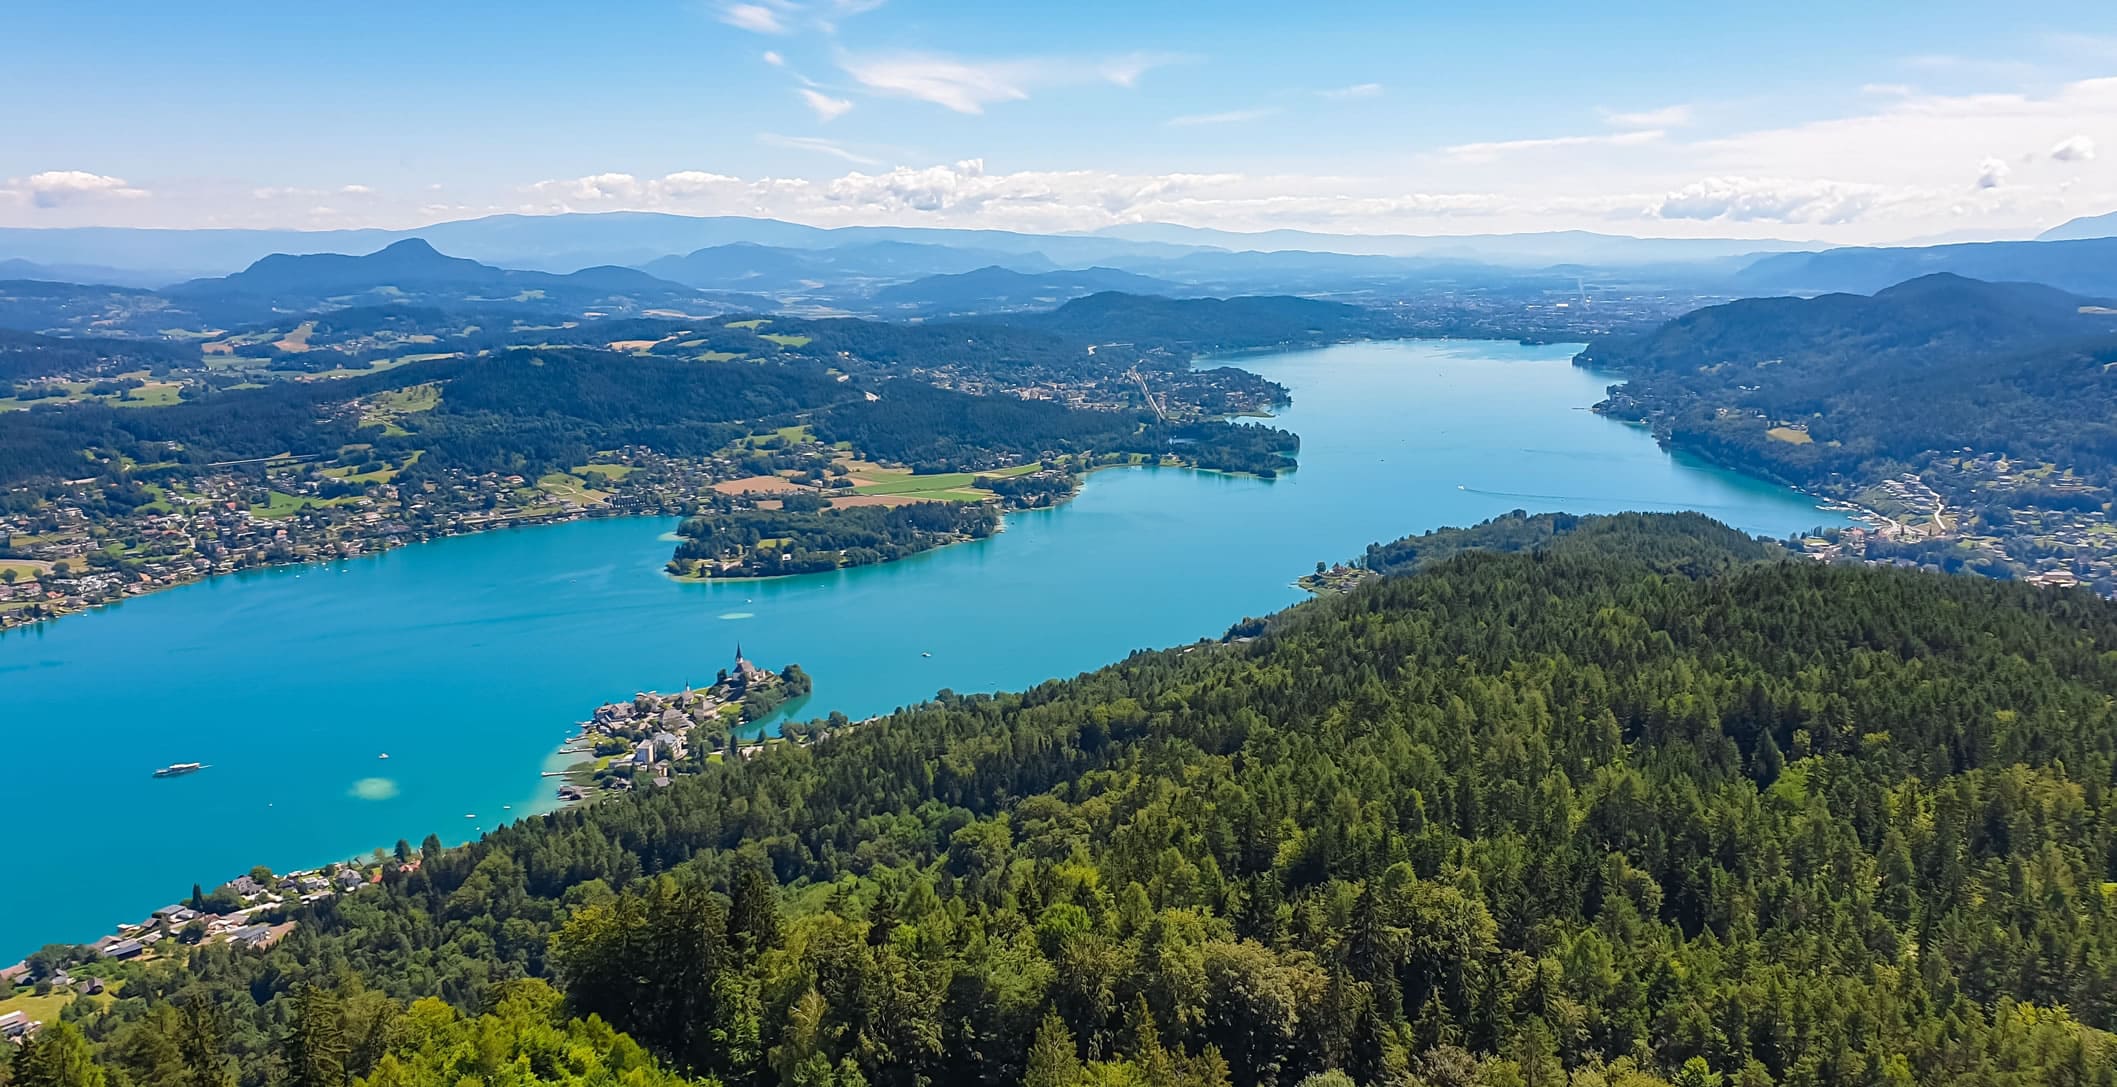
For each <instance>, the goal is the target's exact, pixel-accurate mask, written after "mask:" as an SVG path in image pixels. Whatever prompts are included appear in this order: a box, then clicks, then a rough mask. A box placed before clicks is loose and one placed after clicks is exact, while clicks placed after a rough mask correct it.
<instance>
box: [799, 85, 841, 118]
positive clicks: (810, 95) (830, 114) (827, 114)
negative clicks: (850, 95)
mask: <svg viewBox="0 0 2117 1087" xmlns="http://www.w3.org/2000/svg"><path fill="white" fill-rule="evenodd" d="M795 93H796V94H799V95H800V96H801V100H802V101H803V102H806V103H808V107H809V108H810V109H812V110H815V111H816V119H817V120H819V121H835V120H837V119H838V118H840V117H843V116H845V115H846V114H847V113H849V112H851V111H852V108H853V103H852V102H851V101H850V100H848V99H844V98H832V97H831V96H830V95H827V94H825V93H823V92H822V91H819V90H812V89H810V88H808V87H802V88H800V89H799V90H797V91H796V92H795Z"/></svg>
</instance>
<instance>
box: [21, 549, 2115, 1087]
mask: <svg viewBox="0 0 2117 1087" xmlns="http://www.w3.org/2000/svg"><path fill="white" fill-rule="evenodd" d="M1485 531H1486V532H1487V533H1488V534H1490V535H1491V536H1493V537H1494V538H1495V539H1499V540H1503V541H1512V542H1511V543H1510V544H1509V545H1508V546H1510V547H1512V548H1513V550H1511V551H1509V552H1506V553H1500V552H1492V551H1479V550H1473V549H1468V548H1465V547H1461V546H1459V545H1462V544H1464V543H1467V542H1474V541H1466V540H1465V539H1463V538H1462V537H1460V536H1452V537H1449V538H1448V539H1447V540H1446V541H1445V542H1444V543H1443V544H1442V545H1441V546H1440V547H1438V548H1434V547H1428V548H1425V550H1426V551H1427V552H1428V555H1429V558H1430V559H1431V560H1432V561H1425V562H1421V561H1417V560H1415V559H1412V560H1409V561H1407V563H1406V566H1407V568H1415V569H1416V571H1417V572H1415V573H1407V574H1403V575H1400V576H1392V577H1386V578H1380V579H1376V580H1374V581H1372V582H1369V583H1367V584H1366V585H1364V586H1361V587H1359V588H1357V589H1355V590H1353V591H1351V592H1349V593H1346V594H1343V595H1337V596H1331V597H1327V598H1322V599H1318V600H1315V601H1313V602H1310V603H1307V604H1304V605H1301V606H1299V607H1296V608H1294V609H1292V610H1290V611H1288V612H1285V613H1282V614H1280V615H1277V616H1274V617H1271V618H1269V619H1265V620H1259V621H1253V622H1248V623H1245V624H1243V625H1242V626H1240V627H1238V628H1237V630H1236V631H1234V632H1231V636H1230V637H1228V638H1225V639H1222V640H1220V641H1217V642H1205V643H1199V644H1197V645H1192V646H1185V647H1179V648H1174V649H1168V650H1160V651H1145V652H1140V653H1137V654H1134V655H1133V656H1132V657H1130V658H1129V659H1127V660H1125V661H1123V662H1121V663H1119V664H1116V665H1113V666H1111V667H1108V668H1105V669H1103V670H1101V671H1097V672H1094V673H1090V674H1087V675H1083V676H1080V677H1078V678H1074V679H1070V680H1063V681H1053V682H1049V683H1045V684H1043V685H1041V686H1038V687H1036V688H1033V689H1031V690H1027V691H1023V692H1020V693H1014V694H1004V695H996V696H982V695H981V696H959V695H954V694H951V693H949V692H942V693H941V694H940V695H939V696H938V697H937V698H936V699H935V700H933V701H932V702H929V703H927V704H923V705H919V706H915V707H911V708H908V709H905V710H902V711H900V712H898V713H896V714H894V715H891V716H888V717H886V718H884V719H881V720H879V721H877V722H874V723H871V724H867V725H863V726H858V727H850V728H847V727H843V726H842V723H841V727H837V728H834V729H831V730H829V732H828V734H827V735H826V736H824V737H823V738H822V739H820V740H818V741H816V742H815V743H813V744H810V745H796V744H776V745H771V746H770V747H768V748H767V749H766V750H765V751H763V752H762V753H760V754H758V755H757V756H755V757H753V758H750V759H735V760H729V761H727V762H724V763H718V762H717V763H715V764H714V765H712V766H711V767H708V768H707V769H706V770H705V772H703V773H701V774H699V775H696V776H691V777H685V778H680V779H679V780H678V781H677V782H676V783H675V784H674V785H672V786H671V787H669V788H667V789H663V790H656V791H652V792H650V793H643V794H640V795H635V796H631V797H627V798H624V799H620V800H613V801H610V802H607V803H602V804H597V805H593V806H590V807H586V808H581V809H575V810H569V811H565V812H561V813H558V814H555V815H551V816H546V817H542V818H539V819H535V820H530V821H526V822H524V823H522V824H518V825H516V826H513V827H510V828H506V829H503V830H500V831H497V832H495V833H493V834H491V835H489V836H488V837H486V838H485V839H483V840H481V841H479V842H477V843H474V844H472V845H470V846H466V847H463V848H460V849H442V848H440V847H439V845H438V843H436V842H432V841H429V842H428V844H427V845H426V846H425V847H424V848H423V849H413V848H411V847H408V846H400V851H399V856H400V860H404V861H407V862H408V863H403V864H400V865H394V866H392V867H391V871H390V874H389V875H388V877H387V878H386V880H385V883H384V884H383V886H382V887H381V888H379V889H374V890H371V891H369V892H363V893H361V894H358V895H351V896H345V897H341V898H337V899H334V900H327V901H325V902H323V903H320V904H318V905H317V906H314V907H311V908H309V910H308V911H307V912H304V913H302V914H300V915H298V919H299V921H300V925H299V926H298V927H297V928H296V929H295V930H294V931H293V933H292V934H291V935H290V936H289V937H288V938H287V939H286V940H285V941H284V942H283V943H281V944H280V945H278V946H277V947H275V948H274V949H272V950H271V951H269V952H266V953H262V954H258V953H252V952H238V951H233V950H229V949H226V948H222V947H212V946H209V947H205V948H201V949H199V950H198V951H196V952H195V953H194V954H193V955H192V956H191V958H190V961H189V962H188V964H183V965H179V964H176V963H174V962H167V963H163V964H150V965H146V966H141V967H137V968H133V969H134V970H135V971H136V973H135V974H134V975H133V976H132V978H131V979H130V980H129V981H128V983H127V984H126V986H125V987H124V989H123V991H122V993H121V998H120V999H118V1000H116V1001H115V1003H113V1004H111V1005H110V1006H109V1008H108V1010H105V1011H99V1012H91V1011H86V1010H85V1007H84V1005H81V1004H76V1005H75V1008H76V1009H82V1010H74V1011H70V1012H69V1015H68V1020H69V1021H68V1022H67V1023H65V1024H61V1025H57V1026H55V1027H54V1028H52V1029H48V1030H47V1031H46V1032H45V1034H44V1036H43V1037H42V1038H40V1040H38V1041H37V1042H36V1043H34V1044H33V1045H32V1046H31V1047H29V1048H28V1049H26V1050H25V1051H24V1053H23V1056H22V1058H21V1059H20V1060H18V1061H17V1062H16V1065H15V1071H14V1073H13V1076H14V1079H13V1082H14V1083H15V1084H17V1085H23V1084H37V1085H39V1087H42V1085H45V1084H68V1085H75V1084H91V1083H94V1084H111V1085H117V1084H186V1085H204V1084H216V1085H228V1084H237V1083H239V1084H242V1085H244V1087H261V1085H267V1084H280V1083H287V1084H299V1085H302V1087H314V1085H320V1084H331V1085H333V1087H339V1085H343V1084H346V1083H349V1082H360V1083H365V1084H370V1085H383V1084H388V1085H391V1087H415V1085H416V1087H427V1085H442V1084H450V1085H453V1084H462V1083H490V1084H525V1085H526V1084H599V1085H600V1084H640V1085H652V1084H662V1083H676V1082H687V1081H692V1080H696V1081H703V1082H718V1083H721V1084H726V1085H730V1087H733V1085H757V1087H763V1085H797V1084H798V1085H803V1087H849V1085H857V1084H870V1085H883V1084H890V1085H912V1084H936V1085H938V1084H951V1085H953V1084H993V1085H1013V1084H1025V1085H1031V1087H1057V1085H1081V1087H1087V1085H1095V1087H1118V1085H1134V1084H1137V1085H1157V1087H1158V1085H1168V1084H1177V1085H1184V1084H1197V1085H1208V1084H1210V1085H1232V1087H1259V1085H1270V1087H1294V1085H1296V1084H1306V1085H1310V1087H1321V1085H1334V1087H1335V1085H1344V1084H1368V1085H1374V1084H1387V1085H1392V1087H1413V1085H1423V1087H1468V1085H1479V1087H1502V1085H1505V1087H1515V1085H1524V1087H1526V1085H1554V1084H1567V1085H1573V1087H1616V1085H1625V1087H1653V1085H1656V1084H1675V1085H1679V1087H1706V1085H1715V1084H1718V1085H1728V1087H1736V1085H1739V1087H1761V1085H1766V1084H1788V1085H1811V1084H1992V1085H2000V1084H2009V1085H2011V1084H2020V1085H2029V1084H2068V1085H2085V1084H2110V1083H2117V1036H2113V1035H2112V1034H2111V1033H2109V1031H2110V1030H2111V1028H2113V1027H2117V907H2113V901H2117V900H2113V895H2117V890H2113V888H2117V883H2113V882H2112V880H2113V879H2117V874H2113V866H2117V794H2113V792H2112V784H2113V781H2112V778H2113V772H2117V729H2113V727H2112V725H2113V722H2112V703H2111V694H2112V692H2113V691H2117V608H2113V606H2112V605H2110V604H2108V603H2106V602H2104V601H2101V600H2098V599H2095V598H2093V597H2091V596H2088V595H2086V594H2081V593H2068V592H2051V591H2037V590H2033V589H2029V588H2026V587H2022V586H2018V585H2013V584H2006V583H1999V582H1993V581H1986V580H1979V579H1970V578H1948V577H1941V576H1935V575H1928V574H1921V573H1915V572H1905V571H1897V570H1891V569H1877V568H1866V567H1836V566H1827V565H1822V564H1818V563H1813V562H1810V561H1807V560H1799V559H1773V558H1770V557H1768V554H1769V553H1768V551H1767V549H1765V548H1763V547H1761V546H1760V545H1758V544H1756V543H1755V542H1754V541H1750V540H1747V539H1745V538H1743V537H1740V536H1738V535H1736V534H1734V533H1733V532H1731V531H1729V530H1726V529H1724V528H1721V527H1719V526H1717V525H1714V524H1712V523H1711V522H1709V521H1706V520H1705V519H1703V518H1701V517H1698V516H1696V515H1679V516H1662V515H1652V516H1650V515H1627V516H1621V517H1615V518H1582V519H1577V520H1575V519H1567V520H1566V521H1564V522H1563V523H1561V522H1556V521H1553V522H1546V523H1542V524H1523V523H1521V520H1520V519H1505V520H1503V521H1502V522H1499V523H1496V524H1495V525H1492V526H1487V529H1486V530H1485ZM1420 550H1421V548H1420V547H1418V546H1416V545H1413V546H1410V547H1407V548H1399V549H1398V554H1400V555H1415V554H1416V553H1417V552H1418V551H1420ZM613 1031H617V1032H622V1033H623V1034H624V1035H625V1036H626V1037H627V1038H629V1039H630V1040H629V1041H627V1040H624V1039H620V1038H618V1037H617V1036H615V1035H614V1034H613Z"/></svg>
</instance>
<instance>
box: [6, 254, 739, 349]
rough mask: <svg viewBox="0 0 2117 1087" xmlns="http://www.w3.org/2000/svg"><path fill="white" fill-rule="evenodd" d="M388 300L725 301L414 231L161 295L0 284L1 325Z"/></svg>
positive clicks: (143, 320) (617, 308)
mask: <svg viewBox="0 0 2117 1087" xmlns="http://www.w3.org/2000/svg"><path fill="white" fill-rule="evenodd" d="M385 303H419V304H424V305H429V306H451V307H463V306H476V307H479V308H485V309H491V308H496V307H498V308H506V307H516V308H520V309H523V310H526V311H553V310H563V311H567V312H571V313H582V312H587V311H591V310H592V311H597V312H602V313H607V314H623V313H637V312H641V311H644V310H646V309H649V308H666V309H674V310H676V311H678V312H715V311H718V310H719V309H722V308H726V307H722V306H719V305H717V304H715V302H714V301H713V300H712V299H710V298H708V297H706V296H704V295H702V294H701V293H700V292H698V291H696V290H694V289H692V288H690V287H686V286H684V285H682V284H679V283H671V282H669V281H668V280H664V279H657V278H655V277H654V276H651V275H648V274H647V273H645V272H642V271H639V270H638V269H634V268H619V267H611V266H601V267H593V268H584V269H582V270H580V271H578V272H570V273H567V274H565V275H558V274H554V273H551V272H532V271H517V270H513V269H507V268H495V267H493V266H491V265H487V264H481V263H479V262H477V261H474V260H467V259H464V258H461V257H451V256H445V255H443V254H442V253H440V252H439V251H437V250H435V249H434V247H433V246H431V245H429V244H427V243H426V242H425V241H423V240H420V239H416V238H414V239H408V240H405V241H400V242H396V243H394V244H392V245H389V246H387V247H385V248H383V249H379V250H377V251H375V252H372V253H368V254H365V255H361V256H348V255H345V254H339V253H308V254H300V255H292V254H273V255H271V256H267V257H264V258H262V259H260V260H258V261H256V262H255V263H253V264H251V265H250V266H249V267H248V268H245V269H244V270H242V271H240V272H237V273H235V274H233V275H228V276H219V277H214V278H207V279H193V280H188V281H186V282H183V283H178V284H174V285H171V286H168V287H164V288H162V289H160V290H156V291H146V290H139V289H136V288H123V287H111V286H102V285H94V284H73V283H52V282H44V281H38V280H13V281H0V327H6V328H20V329H28V330H33V331H73V332H87V331H96V332H130V333H132V334H135V335H155V334H160V333H164V332H166V331H167V330H170V329H191V330H194V331H196V330H203V329H211V328H220V329H226V328H235V327H240V326H244V325H250V324H257V323H260V322H265V321H269V320H272V319H273V318H275V317H280V316H283V315H286V314H289V313H313V312H318V311H323V310H330V309H336V308H342V307H358V306H368V305H377V304H385Z"/></svg>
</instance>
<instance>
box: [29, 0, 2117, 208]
mask: <svg viewBox="0 0 2117 1087" xmlns="http://www.w3.org/2000/svg"><path fill="white" fill-rule="evenodd" d="M605 7H607V8H609V9H611V10H604V8H605ZM1451 7H1454V8H1456V10H1442V9H1441V8H1442V6H1441V5H1429V4H1415V3H1368V2H1341V3H1326V4H1313V5H1288V4H1266V3H1249V2H1229V3H1216V4H1203V3H1185V4H1161V5H1150V4H1139V3H1129V4H1119V3H1104V2H1099V0H1091V2H1076V3H1068V4H1062V5H1061V4H1051V5H1045V4H1029V3H1009V4H991V3H978V4H973V3H962V2H954V0H948V2H919V0H887V2H877V0H740V2H738V0H646V2H634V3H628V4H623V5H607V6H606V5H588V4H580V3H577V2H575V3H563V4H562V3H542V2H516V3H508V4H497V3H481V2H463V3H443V4H433V3H416V4H415V3H398V2H372V3H364V4H357V5H352V4H323V3H318V4H308V5H285V4H262V3H243V2H222V3H216V4H212V5H204V6H197V5H170V4H166V3H152V4H150V3H139V2H131V0H112V2H105V3H99V4H80V3H73V2H47V0H15V2H13V3H10V4H8V5H6V6H5V8H4V11H0V56H4V58H5V63H4V64H0V101H5V102H7V103H8V104H9V108H8V109H7V110H5V111H0V112H4V116H0V224H4V225H15V226H38V225H51V226H64V225H83V224H117V225H166V226H213V225H231V226H233V225H241V226H266V225H269V226H297V227H324V226H347V225H387V226H405V225H413V224H417V223H421V222H426V221H432V220H435V219H446V218H460V217H465V216H469V215H477V214H486V213H490V212H495V211H529V212H552V211H564V210H615V209H619V208H652V209H659V210H670V211H684V212H694V213H737V214H764V215H774V216H778V217H782V218H791V219H798V220H802V221H808V222H816V223H824V224H833V223H847V222H893V223H908V224H931V225H978V226H1000V227H1014V228H1021V229H1037V230H1059V229H1092V228H1095V227H1099V226H1105V225H1110V224H1113V223H1123V222H1137V221H1171V222H1182V223H1189V224H1192V225H1199V226H1215V227H1223V228H1229V229H1266V228H1271V227H1281V226H1284V227H1299V228H1306V229H1317V230H1330V231H1342V232H1353V233H1359V232H1379V231H1408V232H1418V233H1475V232H1483V231H1502V230H1532V229H1553V228H1573V227H1580V228H1588V229H1596V230H1604V231H1610V232H1616V233H1634V234H1655V235H1703V234H1711V235H1740V236H1749V237H1761V236H1779V237H1796V238H1818V239H1827V240H1838V241H1880V240H1899V239H1905V238H1919V237H1937V236H1957V235H1962V236H2004V235H2010V234H2021V233H2025V232H2029V231H2033V230H2035V229H2040V228H2041V227H2044V226H2049V225H2052V224H2054V223H2056V222H2059V221H2062V220H2064V219H2066V218H2069V217H2071V216H2073V215H2077V214H2088V213H2095V212H2101V211H2107V210H2111V209H2112V208H2117V165H2113V163H2117V79H2113V78H2112V77H2117V26H2112V25H2111V20H2110V19H2109V18H2108V13H2107V10H2106V8H2105V7H2104V6H2103V5H2097V4H2088V3H2070V2H2043V3H2038V4H2036V5H2033V10H2025V11H2023V12H2019V13H2017V12H1998V11H1997V10H1996V9H1993V8H1991V7H1990V6H1989V5H1970V4H1953V3H1925V4H1909V3H1867V4H1859V5H1847V4H1842V3H1837V4H1808V3H1780V4H1774V5H1770V6H1766V5H1761V4H1747V5H1740V10H1728V9H1729V8H1731V7H1733V6H1731V5H1700V4H1695V3H1683V4H1677V3H1651V4H1614V5H1603V6H1600V7H1598V6H1596V5H1584V4H1579V3H1566V4H1556V3H1549V4H1546V3H1528V4H1513V5H1508V10H1507V11H1506V12H1505V13H1504V14H1494V13H1492V12H1488V11H1473V10H1468V9H1469V8H1470V7H1471V6H1470V5H1459V6H1451ZM290 9H291V10H290Z"/></svg>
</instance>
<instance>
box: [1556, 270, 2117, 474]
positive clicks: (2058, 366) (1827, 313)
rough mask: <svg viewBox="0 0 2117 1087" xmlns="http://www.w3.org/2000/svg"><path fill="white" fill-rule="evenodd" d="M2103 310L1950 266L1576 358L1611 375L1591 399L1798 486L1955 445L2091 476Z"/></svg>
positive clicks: (2107, 458) (2101, 441) (2099, 433)
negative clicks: (1602, 396) (1965, 274)
mask: <svg viewBox="0 0 2117 1087" xmlns="http://www.w3.org/2000/svg"><path fill="white" fill-rule="evenodd" d="M2112 360H2117V311H2112V310H2110V309H2108V308H2106V307H2101V306H2097V305H2093V304H2091V303H2090V302H2089V301H2088V300H2087V299H2083V298H2078V297H2075V296H2072V295H2068V294H2066V293H2064V292H2061V291H2057V290H2053V289H2051V288H2048V287H2040V286H2036V285H2034V284H2027V283H1981V282H1978V281H1976V280H1969V279H1963V278H1960V277H1958V276H1952V275H1934V276H1927V277H1925V278H1922V279H1916V280H1912V281H1911V282H1908V283H1903V284H1900V285H1898V286H1895V287H1891V288H1889V289H1888V290H1885V291H1881V292H1878V293H1876V294H1875V295H1874V296H1872V297H1862V296H1858V295H1826V296H1824V297H1821V298H1809V299H1799V298H1752V299H1745V300H1743V301H1740V302H1731V303H1728V304H1726V305H1722V306H1712V307H1708V308H1706V309H1702V310H1698V311H1696V312H1694V313H1690V314H1686V315H1685V316H1683V317H1680V318H1678V319H1676V320H1674V321H1671V322H1669V323H1668V324H1666V325H1664V326H1663V327H1662V328H1660V329H1658V330H1656V331H1655V332H1652V333H1649V334H1647V335H1643V336H1633V337H1615V338H1611V339H1607V340H1602V341H1597V342H1596V343H1594V344H1591V345H1590V346H1589V347H1588V349H1587V350H1586V351H1583V352H1582V353H1581V354H1580V356H1579V358H1578V360H1577V361H1578V362H1579V363H1580V364H1581V365H1583V366H1589V367H1594V368H1597V369H1607V370H1610V371H1612V372H1614V373H1618V374H1622V375H1624V376H1625V378H1627V381H1626V383H1625V384H1624V385H1623V386H1622V387H1621V388H1618V389H1616V390H1613V395H1612V396H1611V399H1610V400H1609V402H1608V403H1607V404H1605V405H1603V410H1606V411H1608V412H1610V413H1611V414H1615V415H1619V416H1621V417H1629V418H1647V419H1649V420H1651V421H1652V423H1653V425H1654V427H1655V429H1656V431H1657V433H1659V434H1661V435H1662V436H1663V437H1666V438H1670V439H1671V440H1673V441H1674V442H1675V443H1676V444H1678V445H1679V446H1683V447H1686V448H1691V449H1695V450H1698V451H1700V452H1704V453H1707V454H1709V455H1712V456H1714V457H1716V458H1718V459H1720V460H1723V461H1726V462H1730V463H1734V464H1737V465H1739V466H1741V467H1744V468H1749V469H1752V470H1756V471H1760V472H1763V473H1766V474H1769V475H1773V476H1776V477H1778V478H1780V479H1784V480H1786V481H1788V482H1790V483H1794V484H1797V485H1801V486H1811V487H1824V486H1830V485H1833V484H1839V485H1857V484H1858V483H1860V482H1862V481H1871V480H1872V479H1874V478H1877V477H1880V476H1884V475H1888V474H1890V473H1892V472H1895V471H1902V470H1903V469H1904V468H1906V467H1918V466H1920V463H1921V462H1922V461H1923V460H1924V459H1925V458H1926V457H1927V456H1929V455H1930V454H1934V453H1937V452H1947V451H1953V450H1956V449H1959V448H1963V447H1968V448H1969V449H1971V450H1972V451H1974V452H1976V453H1980V454H1987V453H2000V454H2004V455H2007V456H2009V457H2011V458H2013V459H2015V460H2022V459H2027V460H2029V461H2030V462H2032V463H2035V462H2051V463H2056V464H2058V465H2060V466H2061V467H2068V468H2073V469H2076V470H2078V471H2081V472H2084V473H2087V474H2089V475H2090V476H2092V477H2094V478H2096V479H2098V480H2104V481H2106V480H2107V477H2108V475H2109V473H2110V471H2111V469H2112V468H2113V467H2117V453H2113V450H2117V447H2113V446H2112V444H2111V442H2110V433H2109V419H2110V413H2111V409H2112V408H2113V407H2117V391H2113V386H2112V385H2111V383H2110V380H2109V378H2108V376H2107V373H2106V367H2107V364H2109V363H2110V362H2111V361H2112Z"/></svg>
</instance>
